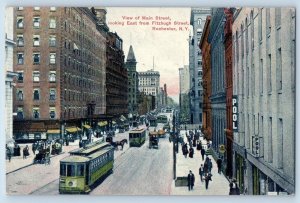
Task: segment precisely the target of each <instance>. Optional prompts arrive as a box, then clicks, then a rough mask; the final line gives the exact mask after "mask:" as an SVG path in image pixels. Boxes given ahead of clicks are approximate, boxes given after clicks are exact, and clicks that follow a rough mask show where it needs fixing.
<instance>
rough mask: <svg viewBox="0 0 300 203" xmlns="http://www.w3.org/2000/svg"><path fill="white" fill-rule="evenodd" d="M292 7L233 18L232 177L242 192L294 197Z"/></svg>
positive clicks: (244, 11) (250, 10) (244, 12)
mask: <svg viewBox="0 0 300 203" xmlns="http://www.w3.org/2000/svg"><path fill="white" fill-rule="evenodd" d="M295 31H296V28H295V8H280V7H279V8H241V9H239V10H237V11H236V12H235V14H234V22H233V26H232V34H233V47H234V52H233V96H234V97H236V99H237V105H235V106H236V108H238V111H237V113H238V114H237V116H238V125H237V126H233V127H235V128H233V130H234V143H233V149H234V154H233V161H234V176H235V177H236V178H237V180H238V182H239V184H240V188H241V189H242V191H246V193H247V194H254V195H257V194H261V195H264V194H281V193H288V194H293V193H295V161H296V159H295V150H296V148H295V68H296V66H295V65H296V33H295Z"/></svg>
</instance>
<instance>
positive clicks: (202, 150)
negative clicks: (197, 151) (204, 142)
mask: <svg viewBox="0 0 300 203" xmlns="http://www.w3.org/2000/svg"><path fill="white" fill-rule="evenodd" d="M204 155H205V149H204V148H202V149H201V156H202V161H204Z"/></svg>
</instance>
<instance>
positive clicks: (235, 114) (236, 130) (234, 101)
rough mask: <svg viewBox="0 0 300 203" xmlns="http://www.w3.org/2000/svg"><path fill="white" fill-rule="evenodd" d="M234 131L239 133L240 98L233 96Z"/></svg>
mask: <svg viewBox="0 0 300 203" xmlns="http://www.w3.org/2000/svg"><path fill="white" fill-rule="evenodd" d="M232 122H233V123H232V129H233V132H238V97H237V95H233V96H232Z"/></svg>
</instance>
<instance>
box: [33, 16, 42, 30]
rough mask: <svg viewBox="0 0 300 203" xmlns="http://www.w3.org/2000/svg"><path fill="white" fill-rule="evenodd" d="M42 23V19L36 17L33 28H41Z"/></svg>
mask: <svg viewBox="0 0 300 203" xmlns="http://www.w3.org/2000/svg"><path fill="white" fill-rule="evenodd" d="M40 21H41V19H40V17H34V18H33V27H34V28H39V27H40Z"/></svg>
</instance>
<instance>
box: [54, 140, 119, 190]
mask: <svg viewBox="0 0 300 203" xmlns="http://www.w3.org/2000/svg"><path fill="white" fill-rule="evenodd" d="M70 155H71V156H69V157H66V158H64V159H62V160H60V178H59V193H72V194H73V193H75V194H81V193H89V192H90V191H91V190H92V189H93V188H94V187H95V186H96V185H97V183H99V182H100V181H101V180H103V179H104V178H105V177H106V176H107V175H109V174H111V173H112V171H113V163H114V148H113V147H112V146H111V145H110V144H108V143H102V142H95V143H92V144H90V145H87V146H86V147H85V148H79V149H76V150H73V151H71V152H70Z"/></svg>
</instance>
